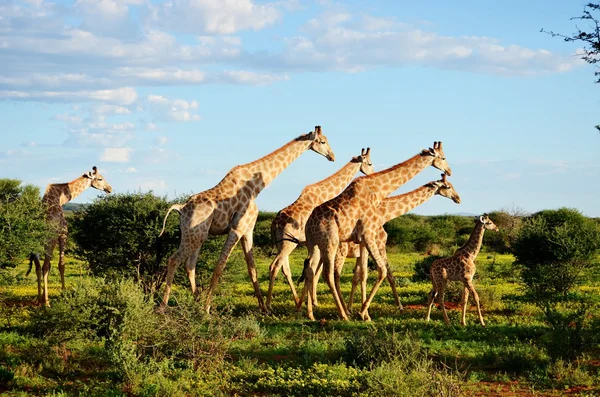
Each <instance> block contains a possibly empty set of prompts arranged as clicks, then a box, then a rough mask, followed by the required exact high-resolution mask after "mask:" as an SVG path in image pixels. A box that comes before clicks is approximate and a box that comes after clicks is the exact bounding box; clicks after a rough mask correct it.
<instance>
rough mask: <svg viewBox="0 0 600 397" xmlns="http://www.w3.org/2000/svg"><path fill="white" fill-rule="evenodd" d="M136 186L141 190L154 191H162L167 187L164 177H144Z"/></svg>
mask: <svg viewBox="0 0 600 397" xmlns="http://www.w3.org/2000/svg"><path fill="white" fill-rule="evenodd" d="M138 187H139V188H140V190H142V191H147V190H153V191H155V192H159V193H164V192H165V191H166V189H167V182H165V181H164V179H154V178H153V179H144V180H142V181H140V182H139V185H138Z"/></svg>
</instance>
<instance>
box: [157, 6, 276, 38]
mask: <svg viewBox="0 0 600 397" xmlns="http://www.w3.org/2000/svg"><path fill="white" fill-rule="evenodd" d="M151 9H152V19H153V22H155V23H158V24H162V25H164V26H166V27H169V28H171V29H174V30H178V31H183V32H186V33H197V34H203V33H211V34H231V33H235V32H238V31H240V30H245V29H253V30H259V29H263V28H265V27H266V26H269V25H271V24H273V23H274V22H275V21H277V20H278V19H279V18H280V16H281V15H280V12H279V10H278V9H277V5H276V4H275V3H271V4H269V3H267V4H263V5H259V4H256V3H255V2H253V1H252V0H171V1H169V2H167V3H165V4H163V5H160V6H155V7H151Z"/></svg>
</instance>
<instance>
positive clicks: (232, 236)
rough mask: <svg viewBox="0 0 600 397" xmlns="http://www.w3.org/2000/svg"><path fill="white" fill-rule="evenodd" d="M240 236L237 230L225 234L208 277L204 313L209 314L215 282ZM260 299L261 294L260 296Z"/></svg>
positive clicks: (216, 282) (215, 286)
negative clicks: (210, 274) (214, 264)
mask: <svg viewBox="0 0 600 397" xmlns="http://www.w3.org/2000/svg"><path fill="white" fill-rule="evenodd" d="M241 237H242V233H240V232H239V231H237V230H231V231H230V232H229V234H228V235H227V239H226V240H225V245H224V246H223V249H222V250H221V255H220V256H219V260H218V261H217V266H216V267H215V270H213V274H212V277H211V279H210V286H209V287H208V293H207V296H206V304H205V305H204V309H205V310H206V313H208V314H210V304H211V301H212V294H213V292H214V290H215V289H216V288H217V284H219V277H221V275H222V274H223V270H224V269H225V265H226V264H227V259H229V255H231V251H233V248H234V247H235V245H236V244H237V243H238V241H240V238H241ZM260 299H261V300H262V296H261V298H260Z"/></svg>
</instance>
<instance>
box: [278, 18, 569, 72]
mask: <svg viewBox="0 0 600 397" xmlns="http://www.w3.org/2000/svg"><path fill="white" fill-rule="evenodd" d="M302 30H303V31H304V32H306V35H305V36H296V37H291V38H288V39H287V40H286V42H287V48H286V50H285V51H284V54H283V55H282V61H283V64H284V65H286V66H288V67H291V68H299V69H333V70H340V71H347V72H358V71H362V70H365V69H368V68H374V67H382V66H384V67H395V66H404V65H427V66H435V67H439V68H443V69H461V70H472V71H477V72H486V73H494V74H502V75H533V74H540V73H554V72H564V71H567V70H570V69H571V68H573V67H574V66H575V65H577V64H581V60H580V59H578V58H573V57H567V56H561V55H558V54H554V53H552V52H550V51H547V50H544V49H537V50H534V49H529V48H525V47H520V46H518V45H509V46H503V45H501V44H500V42H499V41H498V40H496V39H493V38H490V37H483V36H480V37H478V36H460V37H452V36H442V35H439V34H437V33H435V32H428V31H423V30H419V29H415V28H412V27H410V26H408V25H405V24H401V23H397V22H395V21H394V20H393V19H389V18H374V17H371V16H363V17H362V18H361V19H358V20H356V19H354V18H351V17H350V15H349V14H347V13H338V14H331V13H325V14H323V15H321V16H319V17H317V18H315V19H312V20H310V21H308V22H307V23H306V24H305V26H304V27H303V29H302Z"/></svg>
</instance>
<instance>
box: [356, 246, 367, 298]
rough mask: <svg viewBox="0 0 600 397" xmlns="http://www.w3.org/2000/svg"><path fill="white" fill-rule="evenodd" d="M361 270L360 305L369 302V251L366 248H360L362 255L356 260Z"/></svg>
mask: <svg viewBox="0 0 600 397" xmlns="http://www.w3.org/2000/svg"><path fill="white" fill-rule="evenodd" d="M356 260H357V261H358V263H359V265H358V266H359V268H360V304H361V305H364V303H365V302H366V301H367V280H368V278H369V250H368V249H367V247H366V246H364V245H363V246H361V247H360V255H359V257H358V258H357V259H356Z"/></svg>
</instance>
